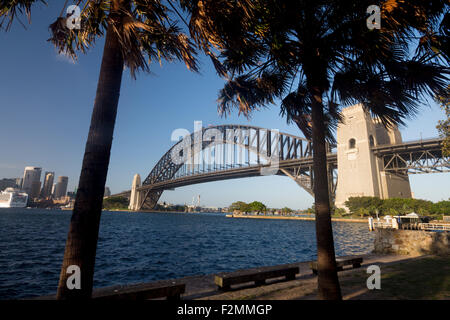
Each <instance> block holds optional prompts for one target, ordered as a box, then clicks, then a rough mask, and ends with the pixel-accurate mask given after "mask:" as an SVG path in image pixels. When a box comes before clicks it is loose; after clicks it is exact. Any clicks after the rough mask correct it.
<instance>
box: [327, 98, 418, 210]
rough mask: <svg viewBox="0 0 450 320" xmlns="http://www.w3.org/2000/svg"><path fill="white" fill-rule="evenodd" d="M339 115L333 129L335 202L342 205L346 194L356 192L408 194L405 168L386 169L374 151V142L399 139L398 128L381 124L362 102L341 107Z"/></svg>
mask: <svg viewBox="0 0 450 320" xmlns="http://www.w3.org/2000/svg"><path fill="white" fill-rule="evenodd" d="M342 116H343V122H342V123H341V124H339V126H338V129H337V160H338V161H337V164H338V173H339V179H338V183H337V190H336V203H335V204H336V206H337V207H338V208H345V201H347V200H348V198H350V197H359V196H372V197H379V198H381V199H387V198H411V187H410V184H409V178H408V172H407V170H405V171H404V172H400V171H399V172H395V173H394V172H393V173H390V172H386V171H385V170H383V167H384V165H383V159H382V158H380V157H377V156H376V154H375V152H374V148H376V146H378V145H395V144H399V143H402V137H401V134H400V131H399V130H398V128H397V127H396V126H392V127H391V128H385V127H384V126H383V124H382V123H381V122H380V121H379V119H376V118H372V117H371V115H370V114H369V112H368V111H366V110H365V109H364V107H363V105H362V104H357V105H354V106H351V107H348V108H344V109H343V110H342Z"/></svg>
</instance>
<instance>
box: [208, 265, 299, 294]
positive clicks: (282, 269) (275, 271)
mask: <svg viewBox="0 0 450 320" xmlns="http://www.w3.org/2000/svg"><path fill="white" fill-rule="evenodd" d="M298 273H299V268H298V267H295V266H275V267H264V268H256V269H250V270H239V271H234V272H227V273H219V274H217V275H216V276H215V278H214V282H215V284H216V285H217V286H218V288H219V290H222V291H228V290H230V289H231V285H235V284H243V283H247V282H254V283H255V285H256V286H261V285H263V284H265V283H266V280H267V279H272V278H279V277H285V280H294V279H295V275H296V274H298Z"/></svg>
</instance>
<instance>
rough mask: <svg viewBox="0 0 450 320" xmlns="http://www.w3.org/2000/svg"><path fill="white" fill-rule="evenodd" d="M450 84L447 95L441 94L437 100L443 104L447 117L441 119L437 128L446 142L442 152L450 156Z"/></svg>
mask: <svg viewBox="0 0 450 320" xmlns="http://www.w3.org/2000/svg"><path fill="white" fill-rule="evenodd" d="M449 91H450V85H449V86H447V95H445V96H444V95H440V96H438V97H437V101H438V102H439V103H440V104H441V108H442V110H443V111H444V113H445V116H446V119H445V120H440V121H439V123H438V125H437V126H436V128H437V129H438V131H439V135H440V136H441V137H442V138H444V144H443V146H442V153H443V155H444V156H450V99H449V96H448V94H449Z"/></svg>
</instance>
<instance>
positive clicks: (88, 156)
mask: <svg viewBox="0 0 450 320" xmlns="http://www.w3.org/2000/svg"><path fill="white" fill-rule="evenodd" d="M110 16H111V15H110ZM123 66H124V63H123V57H122V52H121V50H120V45H119V41H118V38H117V35H116V34H115V32H114V31H113V27H112V23H109V25H108V28H107V32H106V40H105V46H104V50H103V58H102V65H101V69H100V76H99V80H98V84H97V94H96V97H95V102H94V110H93V112H92V118H91V126H90V129H89V135H88V139H87V143H86V149H85V153H84V159H83V165H82V169H81V175H80V181H79V184H78V189H77V195H76V200H75V207H74V210H73V214H72V219H71V222H70V228H69V234H68V237H67V242H66V249H65V252H64V260H63V264H62V268H61V274H60V278H59V284H58V292H57V298H58V299H88V298H90V297H91V294H92V285H93V279H94V265H95V254H96V249H97V239H98V231H99V226H100V216H101V213H102V202H103V195H104V190H105V182H106V176H107V173H108V166H109V158H110V151H111V144H112V140H113V132H114V124H115V121H116V114H117V105H118V103H119V95H120V85H121V81H122V72H123ZM71 265H75V266H78V267H79V268H80V270H81V273H80V275H81V288H80V289H76V288H73V289H70V288H68V286H67V280H68V278H69V277H70V276H71V275H72V274H70V273H67V268H68V267H69V266H71Z"/></svg>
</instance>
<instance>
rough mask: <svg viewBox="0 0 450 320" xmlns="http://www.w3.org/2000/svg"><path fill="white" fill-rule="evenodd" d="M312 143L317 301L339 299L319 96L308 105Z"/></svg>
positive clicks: (317, 93) (323, 129) (322, 119)
mask: <svg viewBox="0 0 450 320" xmlns="http://www.w3.org/2000/svg"><path fill="white" fill-rule="evenodd" d="M311 109H312V112H311V118H312V140H313V151H314V155H313V157H314V158H313V159H314V165H313V169H314V176H313V178H314V198H315V199H314V200H315V203H314V204H315V211H316V238H317V264H318V266H317V267H318V293H319V299H326V300H340V299H342V296H341V289H340V286H339V279H338V276H337V269H336V257H335V253H334V242H333V230H332V227H331V214H330V198H329V191H328V171H327V153H326V144H325V123H324V115H323V104H322V94H321V93H320V91H319V90H317V91H316V92H315V93H314V96H313V102H312V108H311Z"/></svg>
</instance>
